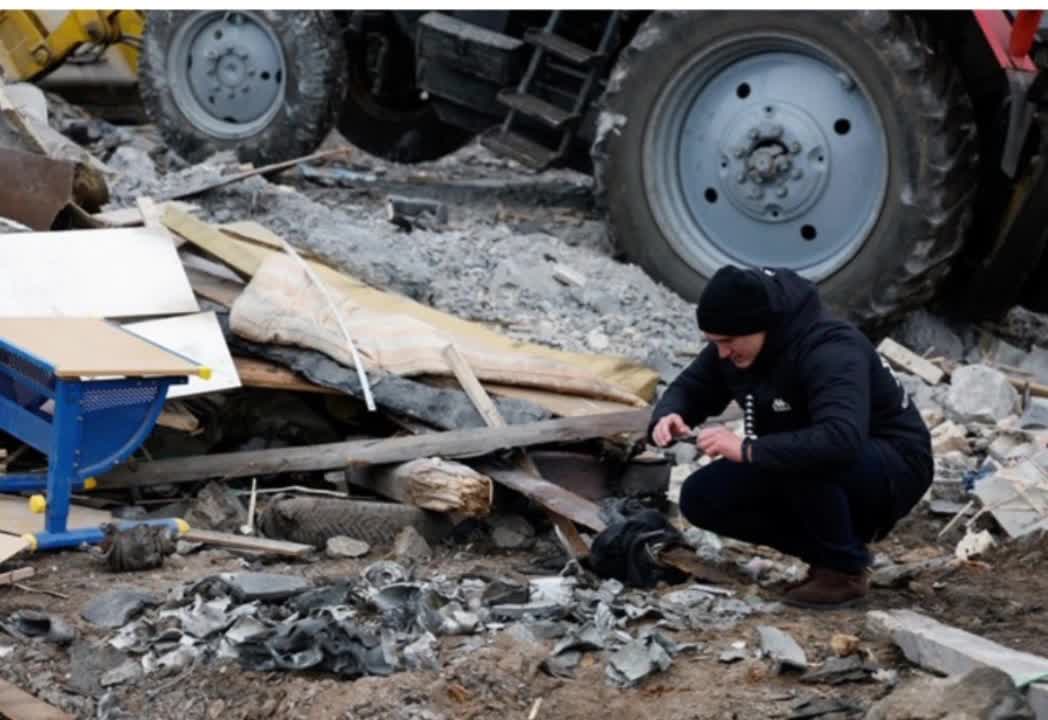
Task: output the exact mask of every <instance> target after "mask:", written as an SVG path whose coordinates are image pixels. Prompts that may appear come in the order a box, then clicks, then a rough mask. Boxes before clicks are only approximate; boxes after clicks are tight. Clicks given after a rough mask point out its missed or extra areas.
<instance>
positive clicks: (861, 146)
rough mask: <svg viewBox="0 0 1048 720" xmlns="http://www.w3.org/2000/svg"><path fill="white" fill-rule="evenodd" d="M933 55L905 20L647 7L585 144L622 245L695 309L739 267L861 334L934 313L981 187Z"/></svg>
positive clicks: (941, 58)
mask: <svg viewBox="0 0 1048 720" xmlns="http://www.w3.org/2000/svg"><path fill="white" fill-rule="evenodd" d="M940 50H941V48H939V47H938V46H937V45H936V44H935V43H934V42H933V41H932V40H931V39H930V38H929V37H928V35H927V32H926V29H925V28H924V27H923V25H922V24H921V23H920V21H919V20H918V19H916V18H914V17H913V16H910V15H905V14H901V13H891V12H883V11H876V12H822V13H799V12H686V11H674V12H656V13H653V14H652V15H651V16H650V17H648V18H647V19H646V20H645V21H644V23H643V24H642V25H641V27H640V28H639V29H638V31H637V33H636V34H635V35H634V37H633V39H632V42H631V43H630V45H629V46H628V47H627V48H625V49H624V50H623V51H622V53H621V54H620V55H619V57H618V59H617V62H616V65H615V67H614V68H613V70H612V72H611V74H610V76H609V81H608V86H607V88H606V91H605V94H604V96H603V98H602V100H601V108H600V110H601V112H600V115H599V123H598V133H597V138H596V139H595V141H594V144H593V147H592V149H591V154H592V156H593V161H594V172H595V176H596V190H597V197H598V201H599V202H601V203H602V204H603V205H604V207H605V208H606V209H607V212H608V216H609V228H610V232H611V235H612V237H613V239H614V241H615V242H616V244H617V246H618V248H619V249H620V250H621V251H622V252H623V253H624V254H625V255H626V256H627V257H628V258H629V259H631V260H633V261H635V262H637V263H638V264H639V265H641V266H642V267H643V268H645V269H646V270H647V272H648V273H649V274H650V275H652V276H653V277H654V278H656V279H657V280H659V281H661V282H662V283H664V284H665V285H667V286H669V287H670V288H672V289H673V290H675V291H676V292H678V293H679V294H680V295H682V296H683V297H685V298H686V299H688V300H691V301H697V300H698V298H699V296H700V294H701V292H702V289H703V287H704V285H705V282H706V280H707V278H709V277H710V275H712V273H713V272H714V271H715V270H716V269H717V268H718V267H721V266H722V265H725V264H729V263H731V264H736V265H745V266H778V267H789V268H792V269H794V270H796V271H797V272H799V273H800V274H801V275H804V276H805V277H808V278H809V279H811V280H813V281H815V282H816V283H817V284H818V285H819V287H820V291H821V293H822V296H823V298H824V300H825V301H826V302H827V303H828V304H829V305H830V307H831V309H832V310H833V311H834V312H835V313H836V314H837V315H838V316H839V317H843V318H846V319H850V320H852V321H855V322H857V323H859V324H860V325H862V326H863V327H865V328H867V329H873V328H875V327H877V326H880V325H883V324H884V323H886V322H887V321H890V320H893V319H894V318H895V317H896V316H898V314H899V313H901V312H902V311H904V310H906V309H908V308H910V307H913V306H915V305H918V304H921V303H924V302H926V301H928V300H929V299H930V298H931V297H932V296H933V294H934V293H935V292H936V290H937V289H938V288H939V286H940V284H941V283H942V281H943V280H944V278H945V277H946V275H947V274H948V272H949V270H950V265H951V261H952V260H953V258H954V257H955V256H956V254H957V253H958V251H959V250H960V249H961V248H962V246H963V245H964V242H965V237H966V235H967V233H968V230H969V227H970V226H971V219H972V200H973V197H974V194H975V187H976V178H977V168H976V164H977V152H976V149H975V147H976V146H975V140H976V138H975V123H974V121H973V118H972V108H971V101H970V99H969V98H968V96H967V93H966V92H965V90H964V88H963V86H962V84H961V79H960V77H959V74H958V73H957V72H956V71H955V69H954V68H953V67H951V65H950V63H949V60H948V59H947V56H946V54H945V52H941V51H940ZM718 201H719V202H718Z"/></svg>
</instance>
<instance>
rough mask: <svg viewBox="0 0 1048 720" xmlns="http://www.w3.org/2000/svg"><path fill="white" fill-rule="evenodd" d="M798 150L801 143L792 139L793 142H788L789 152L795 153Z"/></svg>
mask: <svg viewBox="0 0 1048 720" xmlns="http://www.w3.org/2000/svg"><path fill="white" fill-rule="evenodd" d="M800 151H801V144H800V143H799V142H796V141H794V142H791V143H790V152H791V153H793V154H794V155H796V154H797V153H799V152H800Z"/></svg>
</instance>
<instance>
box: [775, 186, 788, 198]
mask: <svg viewBox="0 0 1048 720" xmlns="http://www.w3.org/2000/svg"><path fill="white" fill-rule="evenodd" d="M788 192H789V191H788V190H787V189H786V188H784V187H781V188H779V189H778V190H776V191H775V194H776V195H778V196H779V197H786V194H787V193H788Z"/></svg>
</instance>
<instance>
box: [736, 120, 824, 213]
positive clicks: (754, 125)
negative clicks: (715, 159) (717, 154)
mask: <svg viewBox="0 0 1048 720" xmlns="http://www.w3.org/2000/svg"><path fill="white" fill-rule="evenodd" d="M722 145H723V147H722V149H721V168H720V187H722V188H724V194H725V195H726V196H727V197H728V199H729V200H730V201H731V202H732V204H733V205H734V206H735V207H736V208H737V209H738V210H739V211H740V212H743V213H745V214H746V215H748V216H749V217H751V218H753V219H754V220H757V221H758V222H768V223H785V222H788V221H791V220H793V219H795V218H797V217H798V216H800V215H802V214H803V213H804V212H805V211H806V210H808V209H809V208H811V206H812V205H813V204H814V203H815V202H816V201H817V200H818V198H819V196H820V193H821V192H822V190H823V188H824V186H825V184H826V180H827V178H828V177H829V172H828V167H829V166H828V164H827V163H826V154H825V148H826V147H827V143H826V139H825V137H823V134H822V132H821V130H820V129H819V126H818V124H817V123H816V122H815V120H814V119H813V118H812V117H811V116H810V115H808V114H807V113H805V112H804V111H803V110H800V109H798V108H793V107H790V106H789V105H786V104H782V103H779V104H776V103H770V104H768V105H765V106H763V107H756V106H754V107H752V108H749V109H747V110H743V111H742V112H740V113H739V114H738V116H737V117H736V118H735V120H734V121H733V122H732V123H731V125H730V126H729V129H728V131H727V133H726V137H725V140H724V142H723V143H722ZM820 158H822V161H821V162H820V161H819V159H820Z"/></svg>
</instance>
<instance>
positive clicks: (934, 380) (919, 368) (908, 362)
mask: <svg viewBox="0 0 1048 720" xmlns="http://www.w3.org/2000/svg"><path fill="white" fill-rule="evenodd" d="M877 352H879V353H880V354H881V355H883V356H884V358H885V359H886V360H887V361H888V362H890V363H891V364H892V365H895V366H896V367H898V368H900V369H902V370H905V371H906V372H908V373H913V374H914V375H917V376H918V377H920V378H921V379H922V380H924V381H925V382H927V383H928V384H929V385H938V384H939V383H940V382H942V379H943V378H944V377H945V376H946V373H945V372H943V370H942V368H940V367H937V366H936V365H934V364H933V363H932V362H931V361H930V360H926V359H924V358H922V357H921V356H920V355H918V354H917V353H915V352H913V351H911V350H910V349H909V348H906V347H904V346H903V345H900V344H899V343H897V342H895V341H894V340H892V339H891V338H884V340H882V341H881V344H880V345H878V346H877Z"/></svg>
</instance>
